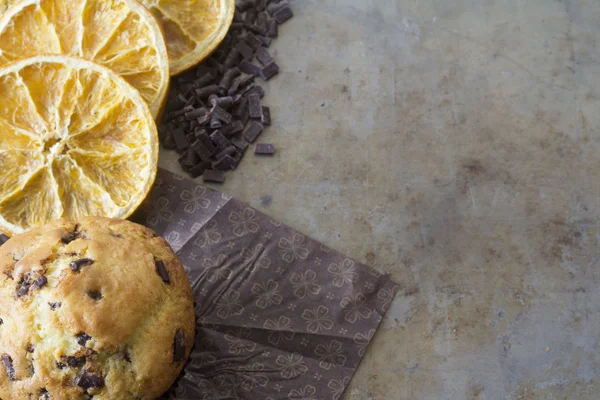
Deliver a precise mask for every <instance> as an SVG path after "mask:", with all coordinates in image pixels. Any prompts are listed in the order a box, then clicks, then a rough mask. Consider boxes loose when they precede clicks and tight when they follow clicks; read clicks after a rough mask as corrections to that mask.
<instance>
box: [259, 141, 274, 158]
mask: <svg viewBox="0 0 600 400" xmlns="http://www.w3.org/2000/svg"><path fill="white" fill-rule="evenodd" d="M254 154H257V155H261V156H272V155H273V154H275V146H273V145H272V144H271V143H257V144H255V145H254Z"/></svg>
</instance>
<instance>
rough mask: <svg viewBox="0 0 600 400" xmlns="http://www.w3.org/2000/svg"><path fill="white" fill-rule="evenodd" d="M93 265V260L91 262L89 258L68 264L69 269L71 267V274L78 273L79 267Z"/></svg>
mask: <svg viewBox="0 0 600 400" xmlns="http://www.w3.org/2000/svg"><path fill="white" fill-rule="evenodd" d="M93 263H94V260H92V259H91V258H80V259H79V260H75V261H71V262H70V263H69V267H71V270H72V271H73V272H79V270H80V269H81V267H85V266H87V265H92V264H93Z"/></svg>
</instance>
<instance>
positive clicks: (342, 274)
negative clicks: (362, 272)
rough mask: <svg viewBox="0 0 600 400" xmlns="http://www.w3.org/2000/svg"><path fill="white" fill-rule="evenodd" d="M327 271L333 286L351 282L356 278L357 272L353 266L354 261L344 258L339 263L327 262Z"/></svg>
mask: <svg viewBox="0 0 600 400" xmlns="http://www.w3.org/2000/svg"><path fill="white" fill-rule="evenodd" d="M327 271H329V273H330V274H331V276H332V277H333V282H332V284H333V286H335V287H342V286H343V285H347V284H352V283H354V281H355V280H356V278H358V274H357V273H356V271H355V268H354V261H352V260H350V259H348V258H346V259H344V260H343V261H341V262H339V263H332V264H329V267H327Z"/></svg>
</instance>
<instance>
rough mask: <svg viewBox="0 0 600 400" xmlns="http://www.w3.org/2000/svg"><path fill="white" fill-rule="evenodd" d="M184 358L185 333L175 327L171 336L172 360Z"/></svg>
mask: <svg viewBox="0 0 600 400" xmlns="http://www.w3.org/2000/svg"><path fill="white" fill-rule="evenodd" d="M184 358H185V333H184V332H183V331H182V330H181V329H177V332H175V337H174V338H173V362H179V361H182V360H183V359H184Z"/></svg>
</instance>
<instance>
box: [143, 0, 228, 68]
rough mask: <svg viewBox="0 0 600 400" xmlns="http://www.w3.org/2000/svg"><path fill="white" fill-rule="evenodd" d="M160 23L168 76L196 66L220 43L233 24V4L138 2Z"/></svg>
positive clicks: (220, 0) (168, 0) (167, 0)
mask: <svg viewBox="0 0 600 400" xmlns="http://www.w3.org/2000/svg"><path fill="white" fill-rule="evenodd" d="M141 2H142V3H143V4H144V5H145V6H146V7H148V9H149V10H150V11H151V12H152V14H154V16H155V17H156V19H157V20H158V21H159V22H160V23H161V25H162V28H163V32H164V33H165V40H166V42H167V50H168V52H169V59H170V60H171V75H177V74H178V73H180V72H183V71H185V70H186V69H188V68H191V67H193V66H194V65H196V64H198V63H199V62H200V61H202V60H203V59H204V58H206V57H207V56H208V55H210V53H212V52H213V50H215V49H216V48H217V46H218V45H219V43H221V41H222V40H223V38H224V37H225V35H226V34H227V30H228V29H229V26H230V25H231V21H232V20H233V13H234V11H235V0H141Z"/></svg>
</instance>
